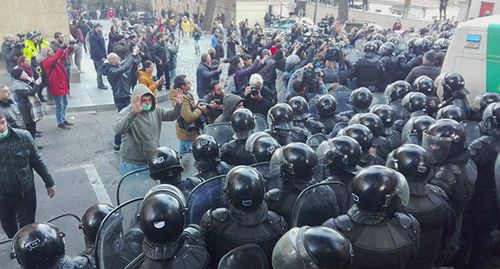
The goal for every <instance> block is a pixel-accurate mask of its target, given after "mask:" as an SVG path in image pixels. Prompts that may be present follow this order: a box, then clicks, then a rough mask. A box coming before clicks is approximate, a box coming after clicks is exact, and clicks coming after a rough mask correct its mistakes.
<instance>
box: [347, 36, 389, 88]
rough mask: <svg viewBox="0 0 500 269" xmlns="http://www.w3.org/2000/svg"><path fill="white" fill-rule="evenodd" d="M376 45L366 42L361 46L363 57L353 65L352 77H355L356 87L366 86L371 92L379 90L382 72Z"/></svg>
mask: <svg viewBox="0 0 500 269" xmlns="http://www.w3.org/2000/svg"><path fill="white" fill-rule="evenodd" d="M377 51H378V48H377V45H376V44H375V43H374V42H367V43H366V44H365V46H364V48H363V52H364V54H363V58H361V59H360V60H359V61H358V62H356V64H355V65H354V74H353V77H355V78H357V85H358V87H366V88H368V89H370V91H371V92H378V91H381V90H382V89H381V86H382V81H383V77H384V72H383V68H382V65H381V64H380V63H379V58H378V56H377Z"/></svg>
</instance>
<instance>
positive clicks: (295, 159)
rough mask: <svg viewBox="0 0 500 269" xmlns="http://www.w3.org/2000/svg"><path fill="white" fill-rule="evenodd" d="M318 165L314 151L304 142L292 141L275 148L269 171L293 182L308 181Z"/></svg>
mask: <svg viewBox="0 0 500 269" xmlns="http://www.w3.org/2000/svg"><path fill="white" fill-rule="evenodd" d="M316 166H318V156H317V155H316V152H314V150H313V149H312V148H311V147H309V146H308V145H306V144H304V143H299V142H294V143H290V144H288V145H286V146H284V147H281V148H279V149H277V150H276V151H275V152H274V154H273V157H272V158H271V163H270V169H271V173H273V174H275V175H276V174H278V175H281V177H282V179H284V180H290V181H293V182H302V183H303V182H309V181H310V180H311V177H312V174H313V172H314V169H315V168H316Z"/></svg>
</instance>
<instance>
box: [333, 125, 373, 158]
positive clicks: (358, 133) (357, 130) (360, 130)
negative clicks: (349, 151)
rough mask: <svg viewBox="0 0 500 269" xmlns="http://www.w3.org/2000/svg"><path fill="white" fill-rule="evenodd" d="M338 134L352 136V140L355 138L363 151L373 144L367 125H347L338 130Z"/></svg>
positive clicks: (366, 150)
mask: <svg viewBox="0 0 500 269" xmlns="http://www.w3.org/2000/svg"><path fill="white" fill-rule="evenodd" d="M339 135H345V136H349V137H352V138H354V140H356V141H357V142H358V143H359V145H360V146H361V149H362V150H363V152H368V150H369V149H370V148H371V147H372V145H373V139H374V137H373V134H372V131H370V129H368V127H366V126H364V125H361V124H353V125H349V126H347V127H346V128H344V129H343V130H342V131H341V132H339Z"/></svg>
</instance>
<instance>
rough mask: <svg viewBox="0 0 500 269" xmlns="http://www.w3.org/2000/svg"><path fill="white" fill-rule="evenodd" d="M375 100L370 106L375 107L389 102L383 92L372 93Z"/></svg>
mask: <svg viewBox="0 0 500 269" xmlns="http://www.w3.org/2000/svg"><path fill="white" fill-rule="evenodd" d="M372 96H373V100H372V104H371V105H370V107H373V106H374V105H385V104H387V98H386V96H385V94H384V93H383V92H374V93H372Z"/></svg>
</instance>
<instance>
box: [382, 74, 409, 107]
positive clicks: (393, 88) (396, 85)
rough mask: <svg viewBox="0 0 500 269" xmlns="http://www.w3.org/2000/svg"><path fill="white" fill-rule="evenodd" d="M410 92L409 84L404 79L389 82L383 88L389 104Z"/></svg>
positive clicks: (401, 98)
mask: <svg viewBox="0 0 500 269" xmlns="http://www.w3.org/2000/svg"><path fill="white" fill-rule="evenodd" d="M409 92H411V85H410V83H408V82H407V81H406V80H398V81H395V82H393V83H392V84H389V85H388V86H387V88H386V89H385V93H384V95H385V96H387V98H388V100H389V104H390V103H392V102H396V101H399V100H403V98H404V97H405V96H406V95H407V94H408V93H409Z"/></svg>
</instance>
